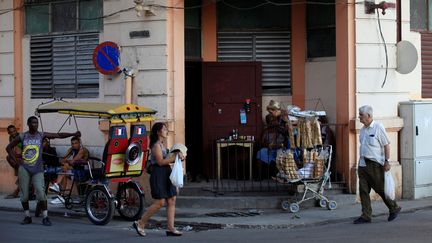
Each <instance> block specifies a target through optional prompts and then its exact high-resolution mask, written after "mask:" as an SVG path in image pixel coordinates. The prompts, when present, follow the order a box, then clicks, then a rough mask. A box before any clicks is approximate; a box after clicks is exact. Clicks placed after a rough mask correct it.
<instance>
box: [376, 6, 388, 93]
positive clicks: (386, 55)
mask: <svg viewBox="0 0 432 243" xmlns="http://www.w3.org/2000/svg"><path fill="white" fill-rule="evenodd" d="M377 16H378V28H379V32H380V35H381V39H382V41H383V43H384V51H385V60H386V68H385V75H384V81H383V83H382V85H381V88H384V85H385V83H386V81H387V73H388V53H387V44H386V42H385V39H384V35H383V33H382V29H381V19H380V16H379V9H377Z"/></svg>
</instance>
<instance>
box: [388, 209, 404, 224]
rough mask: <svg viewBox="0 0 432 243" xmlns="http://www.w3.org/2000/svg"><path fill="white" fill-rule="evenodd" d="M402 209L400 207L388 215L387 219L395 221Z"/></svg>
mask: <svg viewBox="0 0 432 243" xmlns="http://www.w3.org/2000/svg"><path fill="white" fill-rule="evenodd" d="M401 210H402V208H401V207H398V208H397V209H396V210H395V211H394V212H393V213H390V215H389V216H388V219H387V221H389V222H390V221H393V220H395V219H396V218H397V216H398V215H399V213H400V211H401Z"/></svg>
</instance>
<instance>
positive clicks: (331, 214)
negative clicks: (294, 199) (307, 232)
mask: <svg viewBox="0 0 432 243" xmlns="http://www.w3.org/2000/svg"><path fill="white" fill-rule="evenodd" d="M4 196H5V195H2V194H0V211H2V210H3V211H17V212H21V211H22V209H21V203H20V202H19V199H4ZM345 196H346V195H345ZM352 197H353V201H352V202H354V198H355V196H354V195H352ZM335 200H336V201H337V198H335ZM35 204H36V202H35V201H31V202H30V210H32V214H33V212H34V207H35ZM398 204H399V205H400V206H401V207H402V213H401V215H400V217H403V214H404V213H410V212H414V211H416V210H421V209H432V197H430V198H424V199H418V200H399V201H398ZM48 208H49V214H55V215H59V216H63V215H65V213H67V214H68V215H69V216H73V217H86V216H85V213H84V210H83V209H81V210H80V212H75V211H72V210H67V209H66V208H64V206H63V205H51V204H50V205H49V206H48ZM372 208H373V212H374V213H373V215H374V217H381V216H383V217H384V216H385V217H387V215H388V210H387V208H386V206H385V205H384V203H383V202H381V201H375V202H373V204H372ZM221 212H236V213H239V215H243V216H239V215H237V216H236V217H229V216H233V214H228V215H225V217H222V216H223V214H222V216H221V214H217V217H215V216H210V215H208V214H211V213H221ZM248 214H250V215H251V216H247V215H248ZM360 214H361V205H360V204H359V203H348V202H346V201H345V202H341V203H340V204H339V205H338V208H337V209H336V210H333V211H329V210H327V209H323V208H316V207H310V208H304V207H301V206H300V211H299V212H298V213H296V214H293V213H290V212H287V211H283V210H282V209H280V210H279V209H265V210H253V209H252V210H249V211H248V210H226V209H220V210H216V209H205V208H198V209H196V208H177V209H176V225H178V226H183V227H184V226H191V227H192V228H193V229H194V230H200V229H201V230H204V229H222V228H269V229H270V228H272V229H274V228H294V227H302V226H314V225H323V224H329V223H338V222H347V223H351V221H352V220H354V219H355V218H357V217H358V216H359V215H360ZM245 215H246V216H245ZM119 220H121V219H120V218H119ZM372 221H373V219H372ZM125 222H126V221H125ZM150 223H151V224H152V225H153V226H160V225H164V224H165V223H166V215H165V210H163V209H161V210H160V211H159V213H158V214H157V215H155V216H154V217H153V218H152V221H151V222H150Z"/></svg>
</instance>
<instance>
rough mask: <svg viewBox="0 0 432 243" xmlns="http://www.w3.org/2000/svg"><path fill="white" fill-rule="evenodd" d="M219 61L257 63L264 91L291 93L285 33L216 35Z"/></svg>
mask: <svg viewBox="0 0 432 243" xmlns="http://www.w3.org/2000/svg"><path fill="white" fill-rule="evenodd" d="M218 60H219V61H261V63H262V87H263V91H265V90H271V89H274V90H278V91H279V92H280V91H283V92H290V91H291V33H290V32H289V31H255V32H229V31H220V32H218Z"/></svg>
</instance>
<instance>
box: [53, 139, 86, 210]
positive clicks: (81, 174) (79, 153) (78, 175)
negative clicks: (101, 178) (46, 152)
mask: <svg viewBox="0 0 432 243" xmlns="http://www.w3.org/2000/svg"><path fill="white" fill-rule="evenodd" d="M88 158H89V151H88V150H87V149H86V148H85V147H83V146H82V145H81V140H80V138H79V137H72V139H71V147H70V148H69V149H68V151H67V152H66V155H65V156H64V157H63V159H62V161H61V164H62V165H63V170H62V172H64V173H67V172H71V171H73V176H74V177H75V178H74V180H76V181H79V182H82V181H86V180H87V179H88V176H87V175H86V172H85V171H84V164H85V162H86V161H87V160H88ZM64 179H65V175H64V174H61V175H59V176H58V178H57V180H56V181H55V182H54V184H53V185H52V186H50V188H49V189H50V190H51V191H54V192H57V193H59V192H60V188H65V187H66V184H67V180H64ZM63 202H64V198H62V197H61V196H60V195H59V196H58V198H56V199H54V200H53V201H51V203H52V204H56V203H57V204H58V203H63Z"/></svg>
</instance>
